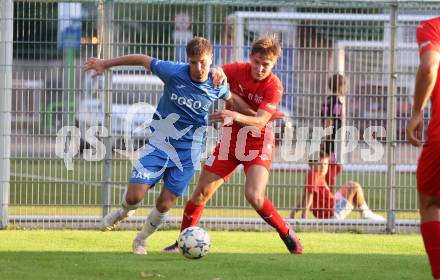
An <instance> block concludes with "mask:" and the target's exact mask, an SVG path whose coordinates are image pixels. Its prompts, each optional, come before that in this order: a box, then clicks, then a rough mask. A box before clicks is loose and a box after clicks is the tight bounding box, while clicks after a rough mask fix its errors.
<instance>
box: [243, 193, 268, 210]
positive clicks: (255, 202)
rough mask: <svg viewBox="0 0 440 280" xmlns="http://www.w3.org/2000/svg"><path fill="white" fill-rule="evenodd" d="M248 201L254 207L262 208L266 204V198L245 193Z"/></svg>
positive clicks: (256, 194)
mask: <svg viewBox="0 0 440 280" xmlns="http://www.w3.org/2000/svg"><path fill="white" fill-rule="evenodd" d="M245 197H246V200H247V201H248V202H249V203H250V204H251V205H252V206H253V207H254V208H260V207H261V206H262V205H263V203H264V196H262V195H260V194H258V193H255V192H250V191H249V192H248V191H247V192H245Z"/></svg>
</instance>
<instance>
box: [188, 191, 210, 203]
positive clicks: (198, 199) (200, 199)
mask: <svg viewBox="0 0 440 280" xmlns="http://www.w3.org/2000/svg"><path fill="white" fill-rule="evenodd" d="M207 200H208V193H207V192H206V191H203V190H199V189H196V190H195V191H194V193H193V195H192V197H191V201H192V202H193V203H194V204H196V205H202V204H205V203H206V202H207Z"/></svg>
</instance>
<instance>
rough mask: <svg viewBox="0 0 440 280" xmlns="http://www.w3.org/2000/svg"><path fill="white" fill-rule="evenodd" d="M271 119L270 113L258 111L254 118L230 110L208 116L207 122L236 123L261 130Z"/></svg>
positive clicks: (219, 111)
mask: <svg viewBox="0 0 440 280" xmlns="http://www.w3.org/2000/svg"><path fill="white" fill-rule="evenodd" d="M271 118H272V113H269V112H268V111H266V110H263V109H259V110H258V111H257V113H256V115H255V116H246V115H243V114H240V113H238V112H234V111H231V110H217V111H215V112H214V113H213V114H211V115H210V116H209V120H211V121H213V122H225V123H230V122H232V121H235V122H237V123H238V124H241V125H243V126H253V127H256V128H257V129H258V130H261V129H262V128H263V127H265V126H266V124H267V123H268V122H269V121H270V119H271Z"/></svg>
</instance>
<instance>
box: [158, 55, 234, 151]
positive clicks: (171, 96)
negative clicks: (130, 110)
mask: <svg viewBox="0 0 440 280" xmlns="http://www.w3.org/2000/svg"><path fill="white" fill-rule="evenodd" d="M150 69H151V72H153V73H154V74H155V75H157V76H158V77H159V78H160V79H161V80H162V81H163V82H164V84H165V86H164V92H163V95H162V97H161V98H160V100H159V104H158V106H157V109H156V112H155V114H154V117H153V122H152V130H153V134H152V136H151V138H150V142H151V143H152V144H155V143H154V142H155V140H156V142H159V143H160V141H162V142H163V139H164V138H166V141H168V142H169V144H171V145H172V146H173V147H175V148H184V149H188V148H196V149H198V148H201V147H202V145H203V143H204V141H205V134H206V133H205V131H206V126H207V124H208V113H209V108H210V106H211V105H212V104H213V103H214V101H216V100H217V99H224V100H226V99H228V98H229V96H230V92H229V86H220V87H218V88H214V86H213V83H212V77H211V75H209V78H208V80H206V81H205V82H202V83H198V82H194V81H193V80H191V76H190V73H189V64H188V63H175V62H170V61H162V60H158V59H153V61H152V62H151V66H150ZM165 119H168V120H170V119H171V120H172V122H170V121H166V122H164V120H165ZM155 123H156V125H155ZM171 123H172V127H170V124H171ZM156 146H157V145H156Z"/></svg>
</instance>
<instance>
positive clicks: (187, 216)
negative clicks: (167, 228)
mask: <svg viewBox="0 0 440 280" xmlns="http://www.w3.org/2000/svg"><path fill="white" fill-rule="evenodd" d="M203 209H205V205H195V204H194V203H192V201H191V200H188V202H187V203H186V206H185V210H184V211H183V217H182V225H181V226H180V231H183V230H184V229H186V228H188V227H192V226H195V225H197V224H198V223H199V221H200V217H201V216H202V213H203Z"/></svg>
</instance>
